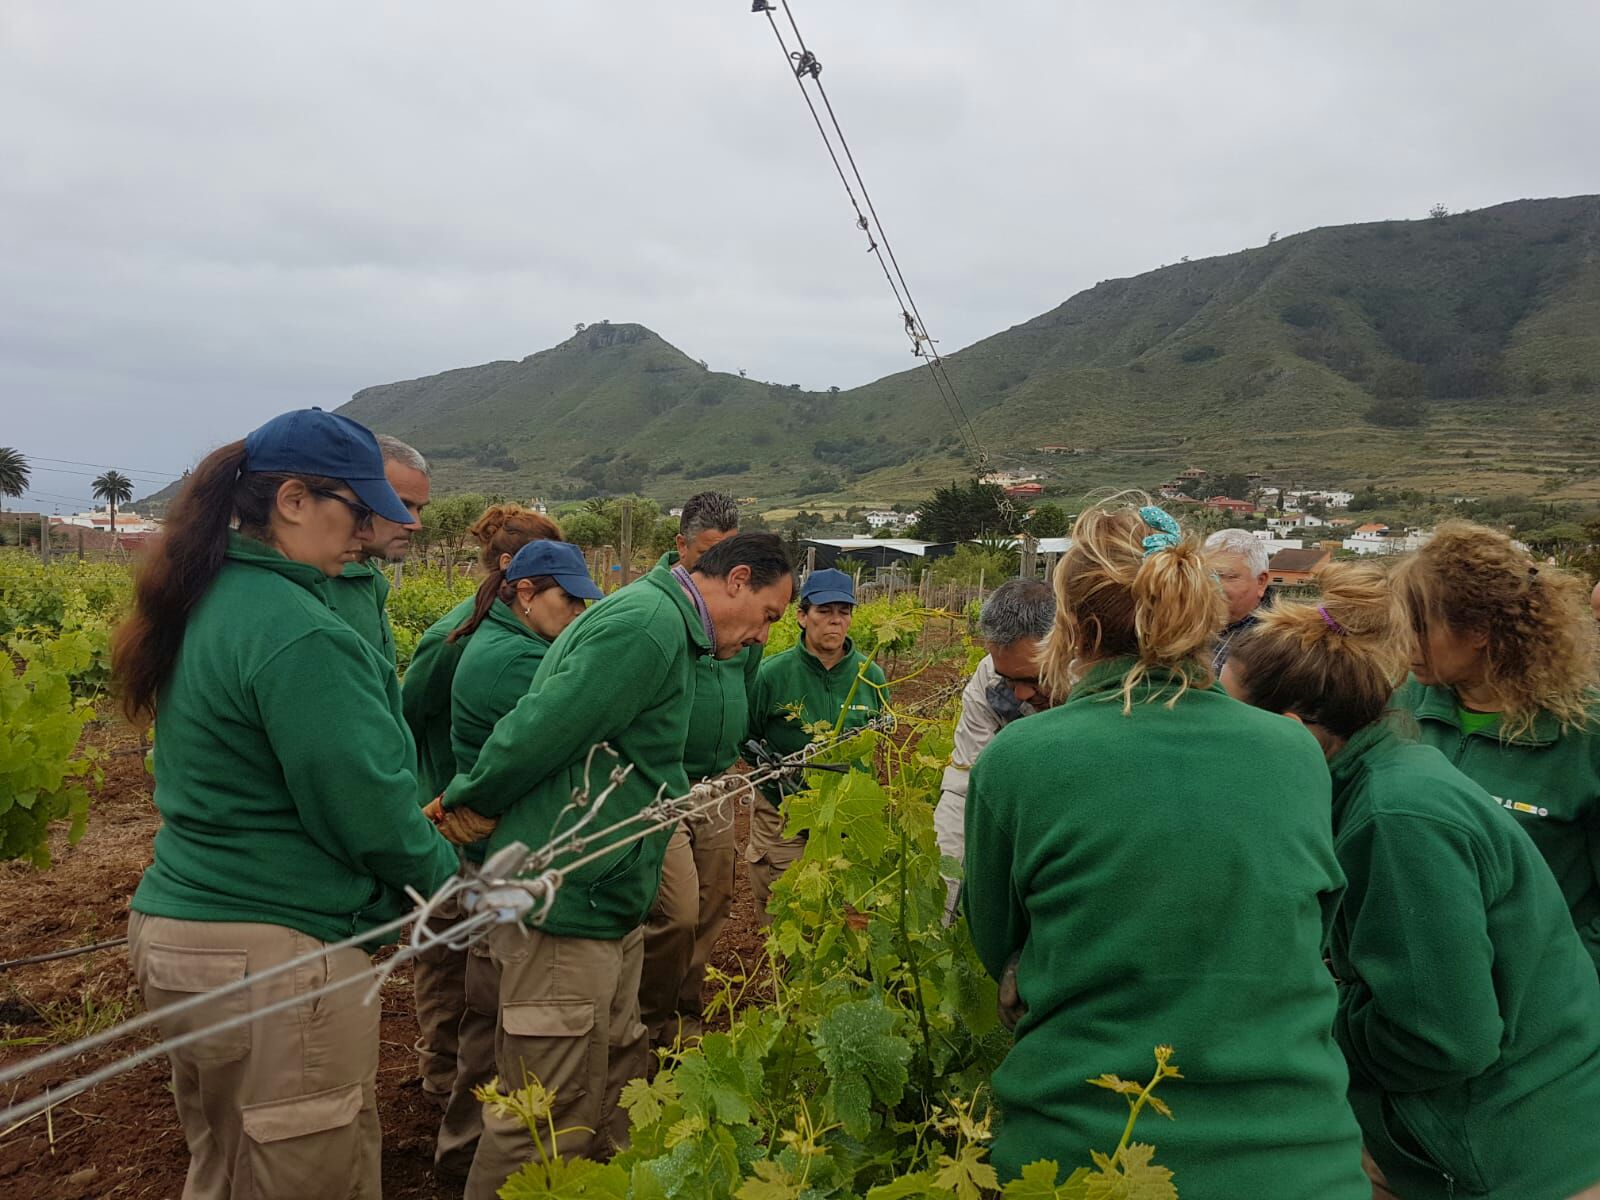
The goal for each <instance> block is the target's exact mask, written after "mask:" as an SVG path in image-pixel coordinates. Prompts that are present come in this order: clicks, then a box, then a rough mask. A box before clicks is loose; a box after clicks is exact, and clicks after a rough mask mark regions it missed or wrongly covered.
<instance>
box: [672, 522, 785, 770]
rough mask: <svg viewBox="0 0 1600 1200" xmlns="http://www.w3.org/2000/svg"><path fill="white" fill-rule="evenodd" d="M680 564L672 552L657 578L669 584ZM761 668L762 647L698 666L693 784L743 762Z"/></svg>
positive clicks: (706, 658) (689, 761) (689, 755)
mask: <svg viewBox="0 0 1600 1200" xmlns="http://www.w3.org/2000/svg"><path fill="white" fill-rule="evenodd" d="M677 561H678V552H677V551H676V550H669V551H667V553H665V554H663V555H662V556H661V561H660V562H658V563H656V565H655V571H653V572H652V574H654V573H655V572H660V573H661V574H663V575H665V576H667V577H668V578H669V579H670V578H671V577H672V568H673V566H674V565H676V563H677ZM760 667H761V647H760V646H747V647H745V649H743V650H741V651H740V652H739V653H738V654H737V655H735V656H734V657H733V658H727V659H722V658H715V657H713V656H712V655H710V654H706V655H703V656H701V657H700V658H698V659H696V660H695V676H694V711H693V712H691V713H690V715H689V742H688V744H687V745H686V746H685V747H684V748H683V769H684V772H685V774H687V775H688V776H689V778H690V779H691V780H699V779H710V778H711V777H712V776H713V775H720V774H722V773H723V772H724V771H726V770H727V769H728V768H729V767H730V766H732V765H733V760H734V759H736V758H738V757H739V747H740V746H741V745H742V744H743V743H744V740H745V738H746V737H748V736H749V728H748V727H749V722H750V692H751V690H752V689H753V688H754V686H755V681H756V671H757V670H759V669H760Z"/></svg>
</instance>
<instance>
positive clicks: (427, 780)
mask: <svg viewBox="0 0 1600 1200" xmlns="http://www.w3.org/2000/svg"><path fill="white" fill-rule="evenodd" d="M476 601H477V597H476V596H468V597H467V598H466V599H465V600H463V601H462V602H461V603H460V604H458V605H456V606H455V607H454V608H452V609H451V610H450V611H449V612H447V613H445V615H444V616H442V617H440V618H439V619H438V620H437V621H435V622H434V623H433V624H432V625H429V626H428V628H427V629H426V630H424V631H423V634H422V636H421V637H420V638H418V639H417V648H416V650H415V651H413V652H412V655H411V664H410V666H408V667H406V677H405V682H404V683H402V684H401V686H400V707H401V710H402V711H403V712H404V713H405V718H406V725H407V726H408V727H409V728H410V730H411V736H412V737H413V738H415V739H416V742H417V789H418V790H417V797H418V799H419V800H420V802H421V803H423V804H427V803H428V802H429V801H430V800H432V799H433V798H434V797H435V796H437V795H438V794H439V793H440V792H442V791H444V789H445V788H446V787H447V786H449V783H450V781H451V780H452V779H454V778H455V774H456V752H455V749H454V747H453V746H452V745H451V742H450V685H451V683H452V682H453V681H454V679H455V675H456V668H457V666H458V665H459V664H460V662H461V652H462V650H464V649H465V648H466V643H465V642H447V641H445V638H446V637H448V636H449V635H450V633H451V631H452V630H454V629H455V628H456V626H458V625H460V624H461V623H462V622H463V621H465V620H466V619H467V618H468V617H470V616H471V615H472V609H473V607H474V605H475V603H476Z"/></svg>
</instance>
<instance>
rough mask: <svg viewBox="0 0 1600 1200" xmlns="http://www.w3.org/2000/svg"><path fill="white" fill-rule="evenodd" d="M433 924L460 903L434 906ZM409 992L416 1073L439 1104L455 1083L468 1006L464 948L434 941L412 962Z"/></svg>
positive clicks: (453, 913) (452, 916) (455, 912)
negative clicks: (414, 1010) (413, 1006)
mask: <svg viewBox="0 0 1600 1200" xmlns="http://www.w3.org/2000/svg"><path fill="white" fill-rule="evenodd" d="M434 915H435V917H436V918H437V919H436V920H435V922H434V924H435V927H437V928H443V927H444V926H446V925H449V924H452V923H453V922H455V921H459V920H460V919H461V902H460V900H458V899H456V898H454V897H452V898H451V899H449V900H446V901H445V902H444V903H443V904H441V905H440V906H439V907H438V908H437V909H435V910H434ZM411 990H412V994H413V996H414V997H415V998H416V1003H417V1027H418V1029H419V1031H420V1032H421V1036H420V1037H419V1038H418V1039H417V1073H418V1074H419V1075H421V1076H422V1090H423V1092H424V1093H425V1094H426V1095H427V1096H428V1098H429V1099H430V1100H432V1101H433V1102H434V1103H435V1104H438V1105H439V1106H440V1107H441V1108H443V1107H444V1106H445V1105H446V1104H447V1103H448V1102H449V1099H450V1092H451V1089H452V1088H453V1087H454V1086H455V1081H456V1054H457V1043H458V1041H459V1037H460V1035H459V1033H458V1032H457V1031H458V1029H459V1027H460V1025H461V1018H462V1015H463V1014H464V1013H465V1012H466V1008H467V952H466V951H465V950H452V949H451V948H450V947H449V946H445V945H438V946H434V947H432V948H431V949H428V950H424V951H423V952H422V953H421V954H418V955H417V956H416V957H415V958H414V959H412V961H411Z"/></svg>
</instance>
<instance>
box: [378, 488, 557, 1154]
mask: <svg viewBox="0 0 1600 1200" xmlns="http://www.w3.org/2000/svg"><path fill="white" fill-rule="evenodd" d="M389 465H390V464H387V463H386V464H385V466H386V468H387V467H388V466H389ZM467 532H468V534H470V535H471V537H472V538H473V540H475V541H476V542H477V543H478V569H479V570H480V571H481V572H482V574H483V575H484V577H485V578H487V577H489V576H498V575H499V573H500V572H502V571H504V570H505V569H506V568H507V567H508V566H510V565H511V556H512V555H514V554H515V553H516V552H517V551H518V550H520V549H522V547H523V546H525V545H527V544H528V543H529V542H531V541H534V540H536V539H538V538H548V539H550V540H552V541H557V542H559V541H561V540H562V536H561V529H560V527H559V526H558V525H556V523H555V522H554V521H552V520H550V518H548V517H546V516H543V515H541V514H539V513H536V512H532V511H530V510H528V509H525V508H523V507H521V506H520V505H517V504H493V505H490V506H489V507H488V508H486V509H484V511H483V514H482V515H481V516H480V517H479V518H478V519H477V520H476V521H475V522H473V524H472V526H471V528H470V529H468V530H467ZM477 601H478V597H477V596H476V595H472V596H468V597H467V598H466V599H465V600H463V601H462V602H461V603H460V604H458V605H456V606H455V607H454V608H452V609H451V610H450V611H449V612H447V613H446V614H445V615H444V616H442V617H440V618H439V619H438V620H437V621H435V622H434V623H433V624H432V625H430V626H428V628H427V630H426V631H424V633H423V635H422V637H421V638H419V639H418V640H417V648H416V650H415V651H413V652H412V655H411V662H410V664H409V665H408V666H407V667H406V673H405V678H404V679H403V680H402V682H401V685H400V707H401V711H402V712H403V713H404V714H405V719H406V725H407V726H408V727H410V729H411V736H412V738H414V739H415V741H416V743H417V786H418V793H417V795H418V797H419V800H418V803H420V804H427V803H428V802H429V801H430V800H432V799H433V798H434V797H435V796H437V795H438V794H439V793H440V792H442V791H444V789H445V788H446V786H448V785H449V783H450V781H451V780H452V779H453V778H455V773H456V753H455V748H454V747H453V746H452V745H451V741H450V687H451V683H452V682H453V681H454V679H455V673H456V665H457V664H458V663H459V662H460V660H461V651H462V649H463V646H464V643H461V642H457V641H452V640H451V639H450V634H451V633H452V632H453V631H454V630H456V629H457V628H459V627H460V626H461V625H463V624H464V623H465V622H467V621H468V620H470V619H471V617H472V613H473V610H474V608H475V607H476V606H477ZM435 912H436V913H437V914H438V916H439V919H440V921H442V922H447V921H451V920H454V919H455V918H457V917H459V916H460V915H461V906H460V902H459V901H458V900H454V899H452V900H447V901H445V902H444V903H443V904H442V905H440V906H439V907H438V908H436V909H435ZM467 953H468V952H467V951H465V950H454V949H451V948H450V947H449V946H447V945H442V944H441V945H438V946H434V947H433V948H431V949H429V950H425V951H423V952H422V953H421V954H418V955H417V956H416V957H415V958H414V959H412V960H411V988H412V994H413V996H414V997H415V1000H416V1008H417V1027H418V1030H419V1033H420V1036H419V1037H418V1039H417V1072H418V1074H419V1075H421V1077H422V1091H423V1094H424V1095H425V1096H427V1097H428V1098H429V1099H430V1100H432V1101H433V1102H434V1103H435V1104H437V1105H438V1106H439V1107H440V1108H447V1107H448V1105H449V1104H450V1098H451V1097H452V1096H453V1095H454V1094H455V1091H456V1087H455V1081H456V1056H457V1050H458V1044H459V1041H460V1039H461V1036H462V1025H463V1023H471V1021H472V1018H471V1016H470V1015H469V1014H468V1011H467V991H466V988H467ZM469 1120H470V1121H472V1122H476V1120H477V1116H476V1105H474V1106H473V1115H472V1116H471V1117H470V1118H469ZM445 1124H446V1126H447V1127H449V1126H452V1121H451V1118H450V1115H449V1113H448V1112H447V1114H446V1119H445ZM476 1136H477V1135H476V1133H474V1134H473V1137H476ZM443 1138H444V1135H443V1134H441V1140H443ZM454 1157H456V1158H459V1157H461V1155H460V1154H459V1153H457V1154H455V1156H454Z"/></svg>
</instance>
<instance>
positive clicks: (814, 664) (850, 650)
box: [794, 630, 861, 678]
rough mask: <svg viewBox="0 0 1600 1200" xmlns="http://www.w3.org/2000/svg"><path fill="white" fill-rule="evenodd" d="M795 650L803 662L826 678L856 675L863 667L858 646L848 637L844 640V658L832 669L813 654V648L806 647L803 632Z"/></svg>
mask: <svg viewBox="0 0 1600 1200" xmlns="http://www.w3.org/2000/svg"><path fill="white" fill-rule="evenodd" d="M794 648H795V650H796V651H797V652H798V653H799V655H800V659H801V661H802V662H804V663H805V664H806V666H807V667H809V668H810V669H811V670H813V671H815V672H816V673H817V674H818V675H821V676H823V677H824V678H832V677H833V676H834V675H854V674H855V673H856V668H857V667H858V666H860V665H861V655H859V654H857V653H856V644H855V641H854V639H852V638H848V637H847V638H845V639H844V657H843V658H841V659H840V660H839V661H838V662H836V663H834V664H833V666H831V667H825V666H823V665H822V660H821V659H820V658H818V657H817V656H816V655H815V654H813V653H812V652H811V647H810V646H808V645H806V638H805V632H804V631H803V630H802V631H801V634H800V638H799V640H798V641H796V642H795V644H794Z"/></svg>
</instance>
